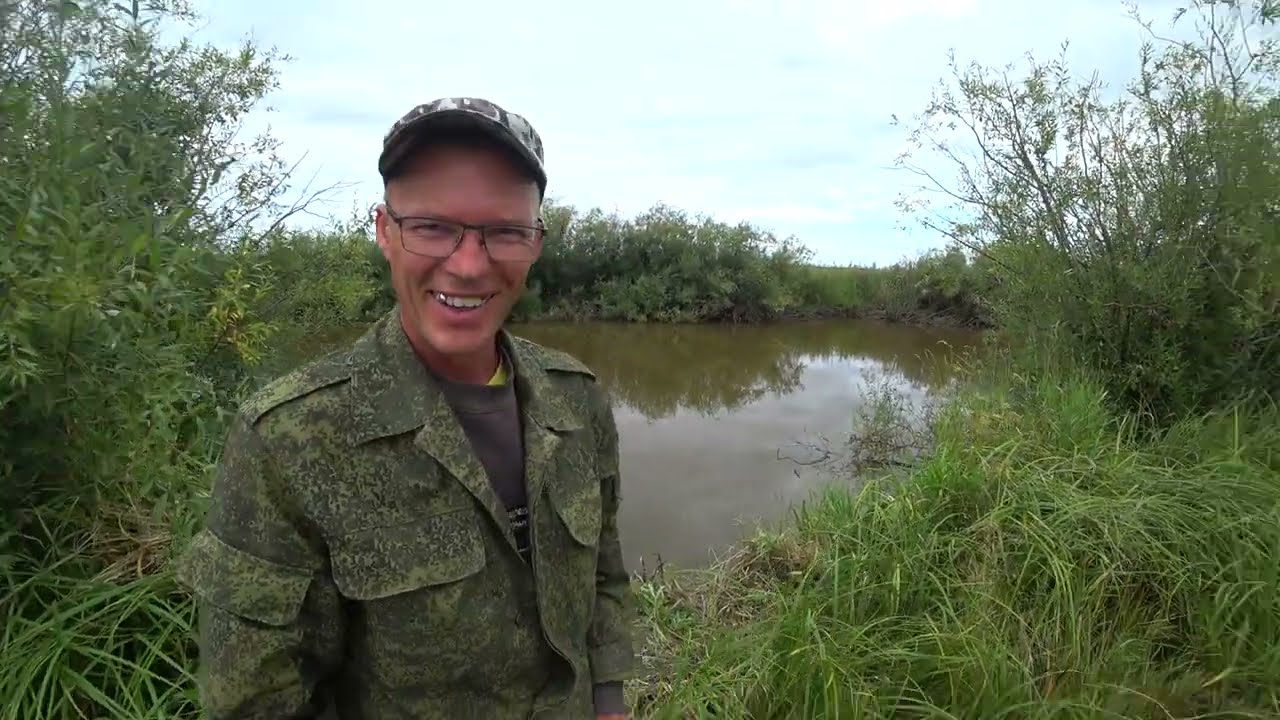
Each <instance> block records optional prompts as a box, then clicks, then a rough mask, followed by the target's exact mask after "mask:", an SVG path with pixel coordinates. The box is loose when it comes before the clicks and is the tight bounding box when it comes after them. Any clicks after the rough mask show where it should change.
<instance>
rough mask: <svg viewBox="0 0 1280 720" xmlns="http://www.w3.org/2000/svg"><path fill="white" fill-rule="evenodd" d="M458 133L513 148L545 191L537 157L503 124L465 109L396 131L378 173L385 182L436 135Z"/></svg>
mask: <svg viewBox="0 0 1280 720" xmlns="http://www.w3.org/2000/svg"><path fill="white" fill-rule="evenodd" d="M456 130H479V131H481V132H483V133H484V134H485V135H487V136H489V137H491V138H493V139H494V140H496V141H498V142H500V143H502V144H503V145H504V146H506V147H507V148H509V149H511V150H512V151H514V152H515V153H516V155H518V156H519V157H520V159H521V160H523V161H524V164H525V165H526V166H527V169H528V170H529V172H531V173H533V175H534V176H535V177H536V178H537V180H538V188H539V189H540V190H541V191H542V192H546V186H547V175H546V172H545V171H544V170H543V169H542V164H541V163H540V162H539V160H538V158H537V157H536V156H535V155H534V154H533V153H532V152H531V151H530V150H529V148H527V147H525V145H524V143H521V142H520V141H519V140H518V139H516V137H515V136H514V135H512V134H511V131H510V130H508V129H507V127H506V126H504V125H503V124H502V123H499V122H497V121H496V120H492V119H490V118H487V117H484V116H481V115H477V114H475V113H472V112H467V111H466V110H439V111H436V112H433V113H427V114H426V115H423V116H422V117H420V118H416V119H414V120H412V121H410V122H408V123H406V124H405V125H404V126H403V127H401V128H400V129H398V130H397V131H396V134H395V136H394V137H393V138H392V139H391V141H390V142H389V143H388V144H386V145H385V146H384V147H383V149H382V154H381V155H380V156H379V157H378V173H379V174H380V175H382V177H383V179H386V178H387V177H388V175H389V174H391V173H392V172H393V171H394V170H395V169H396V167H397V166H398V165H399V164H400V163H401V162H402V161H404V159H405V158H406V157H408V156H409V154H410V153H412V152H413V150H414V149H415V148H417V147H418V146H419V145H420V144H422V143H424V142H427V141H430V140H431V139H432V137H434V136H436V135H442V134H447V133H449V132H451V131H456Z"/></svg>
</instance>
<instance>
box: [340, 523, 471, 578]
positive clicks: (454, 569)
mask: <svg viewBox="0 0 1280 720" xmlns="http://www.w3.org/2000/svg"><path fill="white" fill-rule="evenodd" d="M480 533H481V530H480V525H479V521H478V518H477V516H476V513H475V512H474V511H472V510H470V509H464V510H452V511H449V512H445V513H441V514H439V515H432V516H431V517H428V518H425V519H423V520H419V521H415V522H411V523H402V524H399V525H393V526H390V527H379V528H370V529H368V530H359V531H356V532H352V533H347V534H345V535H342V536H340V537H335V538H333V541H332V544H331V547H330V550H331V555H332V561H333V581H334V583H335V584H337V586H338V589H339V590H340V591H341V592H342V594H343V595H345V596H347V597H349V598H352V599H355V600H375V599H378V598H384V597H388V596H391V595H398V594H400V593H404V592H409V591H411V590H417V589H419V588H424V587H430V586H432V585H444V584H447V583H451V582H456V581H458V580H461V579H463V578H465V577H469V576H471V575H474V574H476V573H478V572H480V571H481V570H482V569H483V568H484V565H485V548H484V538H483V537H482V536H481V534H480Z"/></svg>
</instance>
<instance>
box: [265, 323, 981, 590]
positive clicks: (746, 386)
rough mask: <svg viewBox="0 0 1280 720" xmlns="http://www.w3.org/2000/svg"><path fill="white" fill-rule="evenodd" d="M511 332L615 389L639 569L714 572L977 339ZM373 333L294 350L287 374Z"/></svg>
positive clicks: (631, 560) (568, 328) (778, 330)
mask: <svg viewBox="0 0 1280 720" xmlns="http://www.w3.org/2000/svg"><path fill="white" fill-rule="evenodd" d="M511 329H512V331H513V332H515V333H516V334H517V335H521V336H524V337H527V338H529V339H531V340H534V341H535V342H540V343H543V344H546V345H550V346H552V347H556V348H560V349H562V350H566V351H568V352H570V353H572V354H574V355H575V356H577V357H578V358H579V359H581V360H582V361H583V362H585V363H586V364H587V365H589V366H590V367H591V368H592V369H593V370H594V371H595V372H596V374H597V375H598V377H599V378H600V380H601V381H602V382H603V383H604V384H605V386H606V387H607V388H608V389H609V391H610V393H611V395H612V397H613V400H614V412H615V416H616V418H617V423H618V432H619V436H620V440H619V442H620V446H621V447H620V453H621V463H622V474H623V480H622V482H623V486H622V487H623V494H624V499H623V503H622V510H621V517H620V519H619V524H620V527H621V533H622V542H623V550H624V552H625V553H626V557H627V562H628V565H629V566H630V568H631V569H632V570H639V569H641V567H642V563H643V566H644V567H646V568H650V569H651V568H653V567H655V565H656V564H657V563H658V562H659V561H662V562H666V563H671V564H674V565H678V566H684V567H694V566H703V565H706V564H707V563H708V562H710V561H711V560H713V559H714V557H715V556H716V555H718V554H723V553H724V552H725V551H726V550H727V549H729V547H730V546H731V545H732V543H734V542H735V541H736V540H737V539H739V538H740V537H742V536H743V534H744V533H749V532H751V530H752V528H753V527H756V526H759V525H761V524H765V525H773V524H776V523H777V522H778V521H783V520H785V519H786V518H787V517H788V515H789V510H790V508H791V507H792V506H793V505H794V504H796V503H799V502H802V501H804V500H806V499H808V498H809V497H810V495H811V493H812V492H813V491H814V490H816V489H818V488H819V487H820V486H821V485H822V484H824V483H831V482H844V483H853V482H856V480H855V479H851V478H841V477H839V476H832V475H831V473H829V472H824V471H822V470H821V469H820V468H821V466H815V465H808V464H806V463H808V462H809V461H810V460H812V459H814V454H813V451H812V450H811V449H809V448H808V447H807V446H808V445H809V444H810V443H813V442H815V441H816V442H819V443H821V442H822V440H821V439H822V438H825V439H826V441H827V442H831V443H834V442H837V441H838V440H839V439H840V438H841V437H842V436H845V435H847V433H848V432H849V430H850V427H851V424H852V421H853V417H854V412H855V409H856V408H857V407H858V406H859V405H860V404H864V403H866V402H867V401H868V393H869V392H870V390H871V387H872V384H875V383H884V382H888V383H891V384H892V386H893V387H895V388H896V389H898V390H901V391H902V392H903V393H905V395H906V396H907V397H909V398H913V399H916V400H920V399H922V398H924V397H926V396H927V395H928V394H929V393H931V392H933V391H935V390H936V389H937V388H939V387H940V386H941V384H942V383H945V382H946V381H947V380H949V379H950V378H951V377H952V375H953V370H952V361H953V359H954V357H955V356H956V354H957V353H959V352H962V351H964V350H966V349H968V348H971V347H973V346H974V345H975V344H976V343H977V342H978V340H979V335H978V334H977V333H973V332H967V331H960V330H953V329H941V328H917V327H906V326H899V325H890V324H884V323H878V322H872V321H862V320H822V321H811V322H790V323H781V324H770V325H739V326H731V325H666V324H622V323H603V322H590V323H577V324H573V323H549V322H539V323H527V324H519V325H513V326H512V327H511ZM362 330H363V329H362V328H347V329H344V330H342V331H336V332H332V333H327V334H325V335H322V336H312V337H310V338H308V339H307V340H306V341H305V342H298V343H294V344H292V345H291V346H290V347H288V348H286V349H285V350H284V352H283V353H282V354H281V356H280V358H279V359H277V360H276V362H274V363H272V365H271V366H270V369H269V371H268V372H269V373H271V372H280V371H283V370H285V369H287V368H288V367H290V366H292V365H294V364H297V363H300V362H303V361H305V360H306V359H308V358H310V357H313V356H315V355H317V354H319V353H321V352H324V351H326V350H329V349H333V348H336V347H339V346H341V345H343V344H345V343H347V342H349V341H350V340H352V339H354V337H355V336H356V335H358V334H359V333H360V332H362Z"/></svg>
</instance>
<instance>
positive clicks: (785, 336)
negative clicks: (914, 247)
mask: <svg viewBox="0 0 1280 720" xmlns="http://www.w3.org/2000/svg"><path fill="white" fill-rule="evenodd" d="M512 330H513V332H515V333H516V334H517V335H521V336H523V337H527V338H529V339H530V340H533V341H535V342H539V343H543V344H546V345H549V346H551V347H555V348H559V349H561V350H565V351H567V352H569V353H572V354H573V355H575V356H576V357H578V358H579V359H581V360H582V361H583V362H585V363H587V364H588V365H589V366H590V367H591V368H592V369H593V370H594V371H595V372H596V374H597V375H598V376H599V377H600V379H601V380H602V381H603V382H604V383H605V384H606V385H607V386H608V388H609V389H610V391H611V392H612V394H613V395H614V397H615V398H616V399H617V400H618V401H619V402H623V403H626V404H627V405H630V406H631V407H633V408H635V409H636V410H638V411H640V412H641V413H643V414H644V415H645V416H646V417H649V418H659V417H664V416H666V415H670V414H672V413H674V412H675V411H676V410H677V409H679V408H688V409H693V410H696V411H698V412H701V413H715V412H720V411H724V410H732V409H734V408H737V407H740V406H742V405H744V404H747V403H749V402H751V401H753V400H756V399H758V398H760V397H762V396H763V395H765V394H767V393H785V392H790V391H792V390H794V389H796V388H797V387H798V386H799V385H800V379H801V376H802V373H803V371H804V369H805V367H806V364H807V363H808V362H811V361H813V360H830V359H852V358H865V359H869V360H873V361H875V362H878V363H880V364H882V365H883V366H884V367H885V369H886V370H887V371H888V372H890V373H893V374H899V375H901V376H903V377H904V378H905V379H906V380H908V381H910V382H913V383H918V384H921V385H926V386H933V385H936V384H937V383H939V382H941V381H943V380H945V379H946V377H947V362H946V358H947V357H948V356H949V355H950V354H951V352H952V350H953V349H959V348H962V347H967V346H970V345H972V343H973V342H974V340H975V335H974V334H972V333H966V332H955V331H939V330H921V329H918V328H909V327H899V326H891V325H881V324H877V323H868V322H855V321H822V322H805V323H786V324H777V325H749V326H732V325H656V324H655V325H648V324H621V323H583V324H578V325H575V324H565V323H532V324H521V325H516V326H513V328H512ZM940 341H945V343H947V344H942V343H941V342H940ZM930 355H937V356H941V357H940V358H937V357H930ZM939 360H941V361H939Z"/></svg>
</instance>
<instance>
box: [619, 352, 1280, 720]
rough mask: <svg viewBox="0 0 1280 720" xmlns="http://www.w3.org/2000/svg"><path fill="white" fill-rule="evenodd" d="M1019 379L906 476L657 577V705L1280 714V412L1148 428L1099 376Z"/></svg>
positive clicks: (952, 414) (958, 420) (775, 714)
mask: <svg viewBox="0 0 1280 720" xmlns="http://www.w3.org/2000/svg"><path fill="white" fill-rule="evenodd" d="M1001 380H1002V381H1001V382H999V383H997V384H994V385H991V384H985V385H984V386H982V388H981V389H971V390H967V391H965V393H964V394H962V395H961V396H960V397H959V398H957V399H955V401H954V402H953V403H952V404H951V405H949V406H948V408H947V410H946V411H945V412H944V413H943V415H942V417H941V418H940V421H939V423H938V425H937V426H936V430H937V445H936V448H935V450H934V452H933V453H932V455H931V456H930V458H929V459H928V460H927V461H925V462H924V463H923V464H922V465H920V466H919V467H917V468H914V469H912V470H911V471H910V473H909V474H908V475H906V476H905V477H903V476H897V477H896V478H895V477H885V478H883V479H881V480H878V481H875V482H871V483H869V484H868V485H867V486H866V487H865V488H864V489H862V490H860V491H859V492H856V493H853V492H849V491H848V490H847V489H846V488H844V487H842V486H840V485H837V486H835V487H834V488H833V489H832V490H831V491H830V492H828V493H826V494H825V495H822V496H820V497H817V498H815V500H814V501H813V502H812V503H811V504H810V505H808V506H806V507H804V508H802V509H800V510H799V511H798V512H797V513H796V517H795V522H794V524H793V526H791V527H789V528H788V529H787V530H786V531H784V532H781V533H778V534H767V535H762V536H760V537H758V538H756V539H754V540H753V541H751V542H749V543H746V544H745V546H744V547H742V548H741V549H740V551H739V552H738V553H737V554H735V555H734V556H732V557H731V558H729V559H728V560H727V561H725V562H724V563H723V564H722V565H720V566H718V567H715V568H712V569H711V570H708V571H698V572H681V571H678V570H668V571H664V572H663V573H662V574H661V575H660V576H658V577H655V578H651V579H650V580H649V581H648V582H647V583H646V584H644V585H643V587H642V592H641V597H642V616H643V618H644V623H645V628H646V632H645V634H644V637H646V638H647V639H648V645H647V648H646V659H647V661H648V663H649V665H648V674H647V675H646V677H645V678H644V679H643V681H641V682H639V683H637V684H636V685H635V686H634V687H633V688H632V692H633V697H634V698H635V700H636V701H637V702H638V703H639V704H640V705H641V706H642V707H644V708H645V710H644V716H646V717H752V718H784V717H804V718H833V717H842V718H882V717H885V718H887V717H934V718H962V717H963V718H978V717H981V718H1050V717H1053V718H1100V717H1117V718H1119V717H1126V718H1170V717H1180V718H1190V717H1206V716H1213V717H1236V718H1245V717H1254V718H1262V717H1275V716H1276V715H1277V713H1280V587H1278V586H1277V565H1276V562H1275V557H1276V553H1277V552H1280V412H1277V409H1276V408H1275V407H1270V408H1267V409H1265V410H1261V411H1257V412H1254V413H1249V414H1244V413H1241V414H1236V413H1231V412H1224V413H1218V414H1213V415H1206V416H1203V417H1195V418H1187V419H1185V420H1184V421H1182V422H1179V423H1177V424H1176V425H1174V426H1173V427H1171V428H1169V429H1167V430H1166V431H1164V432H1162V433H1160V434H1159V436H1158V437H1154V438H1139V437H1137V436H1136V431H1135V427H1134V425H1132V424H1130V423H1128V422H1126V421H1125V420H1123V419H1120V418H1117V417H1116V416H1115V415H1114V414H1113V413H1112V412H1111V411H1110V410H1109V409H1108V407H1107V403H1106V402H1104V393H1103V391H1102V388H1101V385H1100V384H1099V383H1097V382H1095V381H1091V380H1088V379H1084V378H1072V379H1065V378H1064V379H1062V380H1050V379H1047V378H1046V379H1044V380H1040V381H1029V380H1020V379H1019V378H1017V377H1016V376H1014V375H1012V374H1007V375H1004V377H1003V378H1001ZM713 711H714V712H713Z"/></svg>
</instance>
